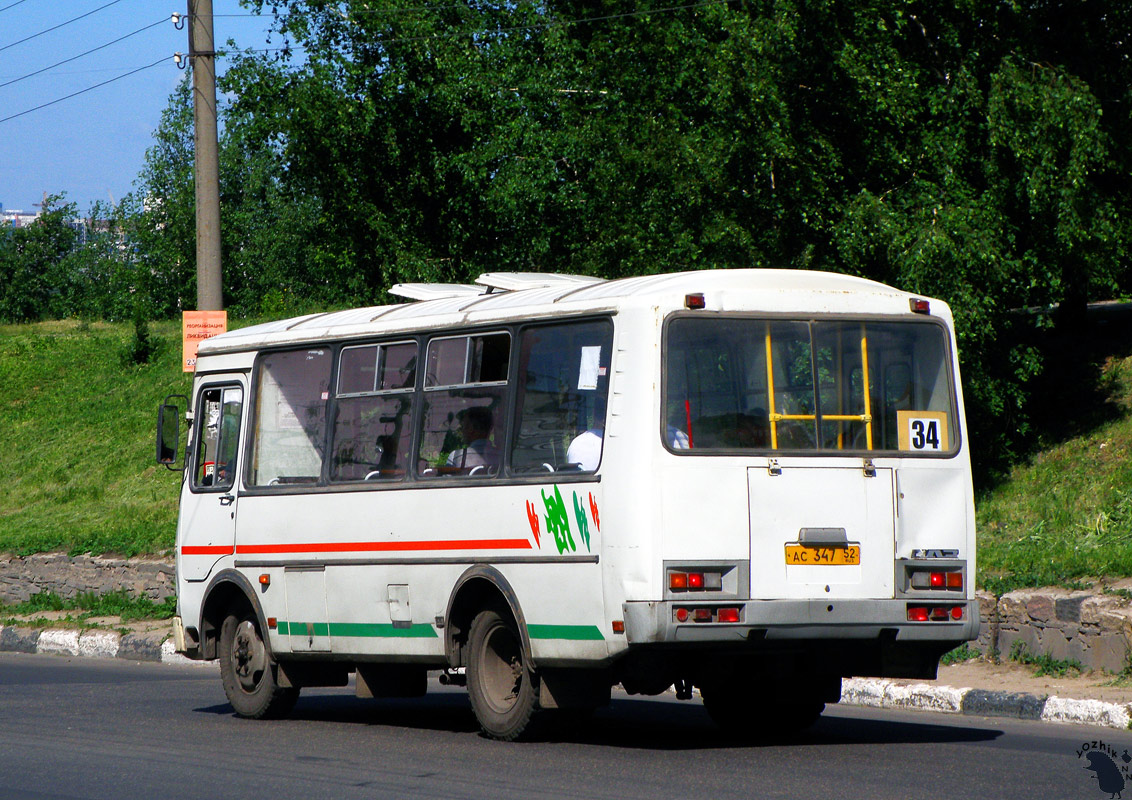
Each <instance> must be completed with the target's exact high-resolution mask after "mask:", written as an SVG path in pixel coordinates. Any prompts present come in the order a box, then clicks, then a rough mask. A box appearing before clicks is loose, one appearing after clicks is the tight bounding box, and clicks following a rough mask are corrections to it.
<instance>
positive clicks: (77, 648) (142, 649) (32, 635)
mask: <svg viewBox="0 0 1132 800" xmlns="http://www.w3.org/2000/svg"><path fill="white" fill-rule="evenodd" d="M4 652H7V653H41V654H50V655H63V656H93V657H95V658H121V659H124V660H127V661H150V662H156V663H162V664H192V665H196V666H203V665H206V664H207V663H208V662H203V661H193V660H191V659H188V658H185V657H184V656H182V655H180V654H179V653H176V652H174V650H173V640H172V639H171V638H169V634H168V633H167V632H165V631H157V632H152V633H125V634H123V633H116V632H114V631H106V630H99V629H90V630H73V629H66V628H46V629H43V630H40V629H39V628H24V627H21V626H18V625H0V653H4Z"/></svg>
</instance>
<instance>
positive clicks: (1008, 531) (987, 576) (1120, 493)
mask: <svg viewBox="0 0 1132 800" xmlns="http://www.w3.org/2000/svg"><path fill="white" fill-rule="evenodd" d="M1105 379H1106V385H1107V387H1108V391H1109V394H1110V401H1111V403H1112V405H1113V407H1114V408H1115V409H1116V412H1117V416H1116V419H1113V420H1110V421H1108V422H1105V423H1103V424H1101V425H1100V426H1098V427H1096V428H1094V429H1092V430H1091V431H1088V432H1086V433H1084V434H1082V435H1080V436H1076V437H1074V438H1071V439H1068V440H1067V441H1064V442H1062V443H1060V444H1058V445H1056V446H1054V447H1051V448H1049V449H1047V450H1044V451H1042V452H1040V453H1038V454H1037V455H1036V456H1035V457H1034V458H1033V459H1031V460H1030V462H1029V463H1026V464H1022V465H1019V466H1016V467H1015V468H1014V469H1013V470H1012V471H1011V473H1010V476H1009V478H1008V479H1007V480H1005V481H1004V482H1002V483H1001V484H999V485H998V486H996V487H995V488H994V490H993V491H992V492H990V493H988V494H987V495H985V496H984V497H982V498H980V500H979V502H978V503H977V523H978V536H979V553H978V556H979V563H978V572H979V581H980V583H981V585H983V586H984V587H985V588H987V589H989V590H991V591H994V592H998V593H1001V592H1004V591H1009V590H1010V589H1014V588H1018V587H1022V586H1052V585H1056V586H1068V585H1076V586H1082V585H1085V583H1084V582H1085V581H1087V580H1088V579H1093V578H1105V577H1127V576H1129V575H1132V413H1130V409H1132V358H1122V359H1110V360H1109V361H1108V363H1107V364H1106V365H1105ZM1071 412H1072V410H1071V409H1066V413H1067V414H1070V413H1071Z"/></svg>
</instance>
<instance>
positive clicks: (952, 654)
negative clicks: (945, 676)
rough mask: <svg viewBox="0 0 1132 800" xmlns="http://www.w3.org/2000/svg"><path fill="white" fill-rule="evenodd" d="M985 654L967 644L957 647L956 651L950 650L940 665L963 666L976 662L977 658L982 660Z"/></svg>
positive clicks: (942, 658) (942, 657) (943, 656)
mask: <svg viewBox="0 0 1132 800" xmlns="http://www.w3.org/2000/svg"><path fill="white" fill-rule="evenodd" d="M982 657H983V654H982V653H980V652H979V651H978V650H976V649H975V648H973V647H970V646H969V645H968V644H967V643H966V642H964V643H963V644H961V645H959V646H958V647H956V648H955V649H954V650H949V651H948V652H946V653H944V654H943V655H942V656H941V657H940V659H939V663H940V664H943V665H951V664H963V663H965V662H967V661H974V660H975V659H976V658H982Z"/></svg>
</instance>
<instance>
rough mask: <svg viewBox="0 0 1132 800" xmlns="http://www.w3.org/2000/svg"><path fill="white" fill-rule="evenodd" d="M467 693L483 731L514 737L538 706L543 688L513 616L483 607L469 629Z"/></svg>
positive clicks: (506, 738) (487, 733)
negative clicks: (525, 653)
mask: <svg viewBox="0 0 1132 800" xmlns="http://www.w3.org/2000/svg"><path fill="white" fill-rule="evenodd" d="M467 676H468V696H469V698H470V699H471V701H472V710H473V711H474V712H475V715H476V719H477V720H478V721H479V723H480V728H481V729H482V730H483V732H484V734H485V735H487V736H490V737H491V738H493V739H501V740H503V741H508V742H510V741H514V740H515V739H518V738H519V737H520V736H521V735H522V734H523V732H524V731H525V730H526V729H527V725H528V723H530V721H531V716H532V715H533V714H534V712H535V710H536V709H537V707H538V691H537V687H536V686H535V684H534V679H533V676H532V675H531V670H530V665H529V664H527V663H526V660H525V659H524V658H523V642H522V638H521V637H520V635H519V629H518V627H517V626H516V625H515V623H514V621H513V620H512V619H511V616H510V614H507V613H505V612H504V613H501V612H500V611H497V610H495V609H487V610H485V611H481V612H480V613H479V614H477V615H476V618H475V619H474V620H472V625H471V629H470V630H469V632H468V663H467Z"/></svg>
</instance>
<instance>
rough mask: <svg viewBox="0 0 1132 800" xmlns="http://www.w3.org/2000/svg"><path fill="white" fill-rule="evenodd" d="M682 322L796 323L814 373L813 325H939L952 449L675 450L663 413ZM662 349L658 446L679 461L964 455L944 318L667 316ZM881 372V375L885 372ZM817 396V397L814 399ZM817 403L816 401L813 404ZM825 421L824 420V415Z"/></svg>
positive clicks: (686, 313) (951, 352)
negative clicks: (674, 334) (674, 339)
mask: <svg viewBox="0 0 1132 800" xmlns="http://www.w3.org/2000/svg"><path fill="white" fill-rule="evenodd" d="M683 319H698V320H702V319H712V320H720V321H742V320H747V321H753V322H771V323H773V322H796V323H802V324H805V325H806V326H807V327H808V328H809V331H810V347H811V351H810V352H811V365H810V366H811V370H816V369H817V367H816V364H815V363H814V359H813V352H814V351H813V342H814V336H813V326H814V325H815V324H822V323H830V322H840V323H849V324H857V323H861V324H866V325H867V324H870V323H872V324H877V323H884V324H892V325H915V324H919V325H924V324H931V325H935V326H936V327H938V328H939V329H940V332H941V336H942V343H943V349H942V354H941V355H942V357H943V358H944V359H945V360H946V364H945V366H946V372H947V390H948V406H949V408H948V414H950V415H951V416H952V417H953V418H954V419H955V426H954V427H955V435H954V437H952V438H951V439H949V441H948V445H949V447H948V449H947V450H944V451H940V452H917V451H914V450H878V449H873V450H869V449H864V448H854V449H846V450H834V449H818V448H814V449H798V448H794V449H782V448H780V449H774V448H772V447H770V446H769V444H768V445H767V446H765V447H752V448H739V447H694V448H678V447H672V446H671V445H670V443H669V441H668V435H667V420H666V418H665V412H664V409H665V407H666V404H667V401H668V388H669V386H668V383H669V378H668V358H669V342H670V332H671V327H672V325H673V323H674V322H676V321H678V320H683ZM661 327H662V330H661V348H660V361H661V363H660V370H661V380H660V397H659V398H658V408H659V409H660V419H659V426H658V433H659V436H660V441H661V444H662V446H663V447H664V449H665V450H666V451H667V452H669V453H671V454H672V455H676V456H680V457H695V456H718V457H724V456H726V457H731V458H736V457H739V458H744V457H752V456H757V457H765V456H769V457H772V458H782V457H786V458H795V457H799V458H869V459H876V458H926V459H951V458H955V457H956V456H958V455H959V454H960V453H961V452H962V451H963V449H964V439H963V434H964V426H963V425H962V424H961V423H962V420H961V419H960V416H959V396H958V390H957V383H956V374H955V373H956V370H955V352H954V349H953V342H952V329H951V328H950V327H949V326H948V325H947V324H946V323H945V322H944V321H943V320H942V319H940V318H938V317H933V316H927V315H920V314H916V315H910V314H909V315H902V316H890V315H885V314H830V313H824V314H806V313H789V312H766V313H761V312H750V311H741V312H726V313H720V314H712V315H711V316H710V317H708V316H705V313H704V312H702V311H685V310H681V311H676V312H673V313H671V314H669V315H668V316H667V317H666V318H665V320H664V323H663V325H662V326H661ZM881 372H883V370H882V371H881ZM878 385H879V388H880V389H881V391H883V388H884V381H883V377H880V378H879V381H878ZM813 388H814V390H815V391H816V392H820V387H818V386H817V381H816V378H815V380H814V386H813ZM816 396H817V395H816V394H815V397H816ZM815 402H816V400H815ZM823 416H824V415H823ZM873 416H874V418H876V417H877V416H879V412H877V411H874V413H873Z"/></svg>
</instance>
